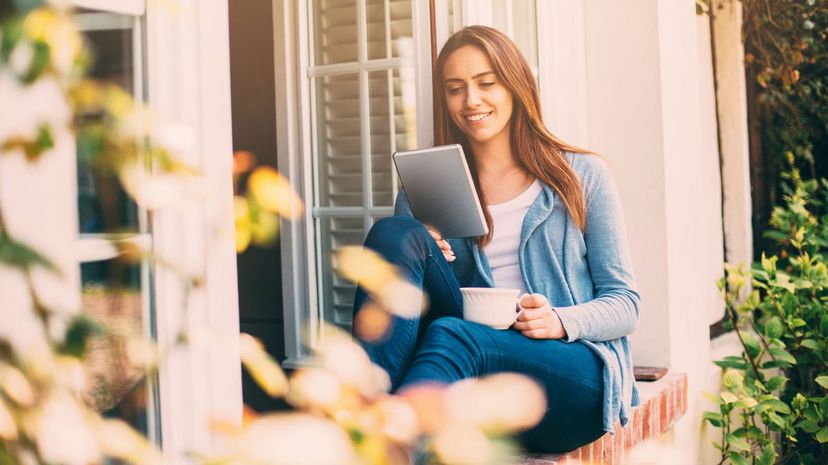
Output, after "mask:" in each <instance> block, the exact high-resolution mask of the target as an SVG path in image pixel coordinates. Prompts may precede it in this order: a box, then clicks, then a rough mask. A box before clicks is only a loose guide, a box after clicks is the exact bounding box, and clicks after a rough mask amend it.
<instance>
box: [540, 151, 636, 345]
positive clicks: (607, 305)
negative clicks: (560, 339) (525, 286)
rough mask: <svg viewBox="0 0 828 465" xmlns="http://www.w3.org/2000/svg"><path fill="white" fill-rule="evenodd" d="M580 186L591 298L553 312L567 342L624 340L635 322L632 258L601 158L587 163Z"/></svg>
mask: <svg viewBox="0 0 828 465" xmlns="http://www.w3.org/2000/svg"><path fill="white" fill-rule="evenodd" d="M588 162H589V163H590V165H591V166H590V168H591V170H590V176H589V177H588V179H586V180H582V182H584V183H585V186H584V187H585V192H586V197H587V198H586V202H587V218H586V228H585V230H584V241H585V242H586V249H587V252H586V258H587V264H588V265H589V271H590V275H591V277H592V284H593V292H594V298H593V299H592V300H590V301H589V302H585V303H582V304H578V305H573V306H570V307H557V308H555V309H554V310H555V313H557V315H558V317H559V318H560V320H561V323H562V324H563V327H564V330H565V331H566V338H565V340H567V341H575V340H578V339H586V340H589V341H607V340H612V339H616V338H619V337H623V336H626V335H628V334H630V333H632V332H633V330H635V327H636V326H637V324H638V309H639V302H640V298H639V295H638V292H637V291H636V285H635V278H634V277H633V273H632V260H631V258H630V252H629V245H628V244H627V234H626V228H625V224H624V214H623V211H622V208H621V200H620V198H619V196H618V191H617V189H616V187H615V182H614V181H613V179H612V173H610V171H609V168H608V167H607V166H606V165H605V164H604V162H603V160H601V159H597V158H595V159H592V160H589V161H588Z"/></svg>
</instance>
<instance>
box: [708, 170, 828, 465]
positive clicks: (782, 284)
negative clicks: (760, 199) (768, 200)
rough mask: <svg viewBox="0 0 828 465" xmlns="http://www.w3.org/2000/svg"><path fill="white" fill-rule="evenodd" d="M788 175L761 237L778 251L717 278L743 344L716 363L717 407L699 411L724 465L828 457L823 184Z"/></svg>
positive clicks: (827, 203)
mask: <svg viewBox="0 0 828 465" xmlns="http://www.w3.org/2000/svg"><path fill="white" fill-rule="evenodd" d="M785 178H786V184H783V188H784V189H785V196H784V200H785V203H784V205H783V206H781V207H776V208H775V209H774V210H773V214H772V217H771V227H772V229H771V230H770V231H768V232H767V233H766V236H767V237H769V238H771V239H773V240H775V241H776V242H777V243H778V250H777V253H776V254H775V255H771V256H765V255H764V254H763V256H762V260H761V263H758V264H756V265H755V266H754V268H753V270H752V272H751V273H748V272H746V271H745V270H744V269H742V268H736V267H732V266H730V267H728V269H727V273H726V277H725V278H724V279H722V280H721V281H720V283H719V287H720V288H721V289H723V290H725V298H726V303H727V305H726V307H727V317H728V320H729V324H730V325H732V327H733V328H734V329H735V330H736V334H737V335H738V337H739V340H740V342H741V343H742V348H743V351H742V354H741V355H739V356H729V357H725V358H724V359H723V360H719V361H717V362H716V364H717V365H719V366H721V367H723V368H725V372H724V378H723V383H722V384H723V391H722V392H721V393H720V395H719V396H717V397H715V398H714V399H713V400H714V402H715V403H716V404H718V407H719V410H718V411H717V412H705V414H704V418H705V419H706V420H707V421H708V422H709V423H711V424H712V425H713V426H716V427H719V428H721V430H722V440H721V443H716V446H717V447H719V448H720V449H721V451H722V463H732V464H736V465H741V464H747V463H755V464H760V465H770V464H794V463H795V464H806V465H811V464H813V465H822V464H825V463H828V366H826V360H827V359H828V293H826V288H828V267H826V264H825V258H826V252H828V180H825V179H823V180H821V181H817V180H803V179H801V178H800V175H799V171H798V170H796V169H793V170H792V171H791V173H790V174H788V175H786V176H785ZM751 277H752V280H751V281H750V282H751V283H752V286H753V290H752V292H750V293H749V295H748V296H747V298H742V296H743V295H744V294H745V293H746V292H745V289H746V286H747V284H748V282H749V281H748V279H750V278H751ZM751 460H752V462H751Z"/></svg>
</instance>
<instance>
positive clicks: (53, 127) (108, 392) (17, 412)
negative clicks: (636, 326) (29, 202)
mask: <svg viewBox="0 0 828 465" xmlns="http://www.w3.org/2000/svg"><path fill="white" fill-rule="evenodd" d="M90 63H91V55H90V53H89V51H88V49H87V46H86V45H85V44H84V42H83V39H82V36H81V34H80V33H79V31H78V28H77V26H76V25H75V24H74V22H73V19H72V14H71V8H69V6H68V4H67V2H65V1H58V0H54V1H43V0H0V95H4V96H8V97H11V98H14V99H15V102H13V103H12V106H14V105H17V107H15V108H16V109H18V110H22V109H23V108H22V106H24V105H25V106H29V107H31V109H32V111H29V112H24V113H25V114H24V115H23V116H21V117H20V118H19V119H20V120H21V121H22V122H23V123H26V124H17V125H15V126H13V129H14V131H12V132H13V133H11V134H5V133H3V134H0V157H17V156H22V157H24V158H25V159H26V160H27V161H28V162H30V163H36V162H37V161H38V160H40V159H41V157H45V156H49V155H50V149H51V148H52V147H53V146H54V143H55V137H54V135H55V134H59V133H65V132H66V131H71V132H72V133H73V134H74V136H75V138H76V141H77V156H78V157H81V158H83V159H84V160H85V161H87V162H88V163H89V164H90V165H92V166H94V167H95V168H96V169H100V170H105V171H107V170H108V171H109V172H112V173H115V174H116V175H117V179H118V180H119V181H120V182H121V183H122V185H123V187H124V190H125V191H126V192H127V193H128V194H129V195H130V196H131V197H132V198H134V200H135V201H136V202H137V203H138V204H139V205H141V206H142V207H143V208H145V209H147V210H148V211H150V212H151V213H152V212H155V211H159V210H162V209H166V210H167V211H173V212H175V211H176V210H177V209H180V208H182V207H183V208H184V209H186V208H190V207H192V206H194V205H199V204H200V203H203V202H205V201H206V200H205V199H206V197H205V192H204V189H203V188H202V186H201V184H200V180H201V174H200V173H198V172H197V171H196V170H194V169H192V168H191V167H188V166H187V165H185V164H184V163H182V162H181V161H180V160H181V159H182V158H185V157H182V155H184V154H187V153H188V152H189V151H190V150H194V147H195V146H196V144H195V142H194V139H195V135H194V134H193V133H192V131H191V130H189V129H188V128H186V127H182V126H181V125H177V124H175V123H174V122H168V121H167V122H165V121H158V120H157V119H156V118H155V117H154V116H153V115H152V112H151V111H150V110H149V109H148V108H145V107H143V106H142V105H141V103H140V102H135V101H134V100H133V99H132V97H131V96H130V95H129V94H128V93H127V92H125V91H124V90H123V89H121V88H120V87H118V86H116V85H114V84H112V83H108V82H101V81H94V80H90V79H88V78H87V77H86V73H87V71H88V69H89V64H90ZM6 103H7V102H4V104H6ZM5 121H12V119H7V120H5ZM5 121H4V122H5ZM13 122H15V123H18V121H17V119H15V120H14V121H13ZM2 129H6V128H2ZM233 173H234V184H235V187H236V194H237V195H236V197H235V203H234V206H235V220H236V231H237V239H236V247H237V250H239V251H242V250H244V249H245V248H246V247H248V246H249V244H267V243H270V242H272V241H274V240H275V239H276V237H277V235H278V232H279V223H280V221H281V219H282V218H284V219H288V220H289V219H293V218H296V217H297V216H299V215H301V214H302V213H303V210H304V206H303V204H302V202H301V201H300V199H299V196H298V195H296V193H295V192H294V191H293V189H292V188H291V186H290V185H289V183H288V182H287V180H286V179H285V178H284V177H282V176H281V175H280V174H279V173H278V172H276V171H275V170H273V169H272V168H268V167H256V166H255V159H254V157H253V156H252V154H250V153H247V152H239V153H236V154H235V156H234V170H233ZM15 200H17V199H15ZM188 201H190V202H189V203H188ZM116 236H117V235H111V238H110V239H109V240H110V242H111V245H112V246H113V249H114V250H116V251H117V252H118V253H119V258H120V259H123V260H126V261H127V262H141V261H151V262H152V263H153V264H154V265H155V266H156V267H163V268H165V269H168V270H171V271H172V272H173V273H174V274H175V275H177V276H178V277H179V279H180V284H181V287H182V293H183V294H184V295H185V296H186V295H187V293H189V292H191V291H192V289H193V288H194V287H197V286H199V285H200V283H201V282H203V278H201V277H199V276H193V275H192V272H187V271H184V270H183V269H181V268H180V266H179V265H177V264H175V263H172V262H170V261H168V260H164V259H163V257H159V256H155V255H153V253H152V251H148V250H142V249H140V248H139V247H138V246H135V245H134V244H131V243H128V242H123V241H119V240H118V238H117V237H116ZM108 237H109V236H108ZM337 260H338V261H337V264H338V265H337V272H339V273H340V274H342V275H343V276H344V277H345V278H346V279H359V280H361V281H364V282H366V283H368V284H370V286H368V290H369V292H371V293H372V294H374V297H375V301H376V302H378V304H377V305H376V307H377V308H374V309H372V310H373V311H372V312H363V313H364V314H365V315H370V316H371V318H369V320H371V321H367V320H366V321H362V322H360V323H361V324H365V325H367V326H370V327H371V328H372V334H374V335H376V337H381V336H382V334H384V332H385V330H386V329H387V327H388V326H387V325H388V323H389V322H390V321H391V317H392V315H395V316H406V314H404V313H402V312H403V311H410V309H411V308H415V309H419V308H420V306H419V305H411V304H410V301H411V300H412V299H413V300H414V301H415V303H418V302H421V301H422V299H423V296H422V293H421V291H419V289H417V288H415V287H414V286H412V285H410V284H408V283H407V282H405V281H404V280H403V279H402V278H401V277H400V276H399V275H398V273H396V271H395V270H394V268H393V267H392V266H391V265H389V264H388V263H387V262H385V261H384V260H382V259H381V258H380V257H378V256H377V255H376V254H368V253H365V251H364V250H361V249H356V248H355V249H347V250H342V251H340V253H339V255H338V257H337ZM0 265H3V266H4V267H6V268H9V269H10V270H13V271H16V272H18V273H19V274H20V278H22V279H19V284H20V287H22V289H20V290H21V291H23V292H22V294H24V295H25V296H19V297H13V298H12V299H10V302H8V303H7V302H4V304H3V305H4V311H6V310H8V312H9V314H11V315H12V316H11V318H12V321H13V322H14V324H15V331H18V327H19V332H20V334H23V335H24V336H23V337H14V335H11V336H10V335H9V334H8V333H5V334H3V335H2V336H0V463H3V464H11V465H46V464H49V465H59V464H67V465H69V464H71V465H78V464H99V463H131V464H136V465H138V464H156V463H157V464H161V463H173V462H179V461H182V460H187V461H188V462H193V463H204V464H210V465H221V464H233V465H258V464H262V465H264V464H285V465H300V464H308V465H310V464H319V465H337V464H342V465H354V464H370V465H390V464H409V463H412V461H413V460H414V458H415V456H420V457H425V458H426V460H427V461H428V463H431V464H435V465H436V464H456V465H464V464H468V465H477V464H481V465H482V464H495V463H504V462H506V461H509V458H508V456H511V455H514V453H515V452H516V450H517V449H516V446H515V443H514V442H513V441H512V439H511V436H512V435H513V434H514V433H515V432H517V431H521V430H524V429H526V428H529V427H532V426H533V425H534V424H536V423H537V422H538V421H539V420H540V418H541V417H542V416H543V415H544V413H545V412H546V400H545V398H544V394H543V390H542V389H541V388H540V387H539V386H538V385H537V384H536V383H535V382H533V381H531V380H529V379H528V378H525V377H523V376H519V375H514V374H506V373H504V374H498V375H495V376H491V377H488V378H484V379H479V380H478V379H475V380H467V381H464V382H461V383H456V384H455V385H452V386H450V387H444V386H424V387H422V388H413V389H412V390H410V391H408V392H407V393H406V395H404V396H396V395H391V394H389V392H388V390H389V381H388V377H387V375H386V374H385V372H384V371H382V370H381V369H380V368H379V367H378V366H376V365H374V364H373V363H372V362H371V361H370V359H369V358H368V356H367V354H366V353H365V352H364V351H363V350H362V348H361V347H360V346H359V345H358V344H357V343H356V342H355V341H354V340H353V339H351V337H350V335H345V334H342V333H340V332H337V331H335V330H326V331H325V333H324V334H322V335H320V343H319V344H318V347H317V348H316V349H317V350H316V353H315V356H316V361H317V363H316V364H315V365H314V367H312V368H305V369H300V370H297V371H296V372H295V373H293V375H292V376H290V377H288V376H287V375H286V374H285V373H284V372H283V371H282V369H281V367H280V366H279V364H278V363H277V362H276V361H275V360H274V359H273V358H272V357H271V356H270V355H269V354H267V352H266V351H265V350H264V347H263V346H262V344H261V343H260V342H258V341H256V340H255V339H253V338H252V337H250V336H247V335H244V334H243V335H242V336H241V339H240V345H239V346H240V349H241V358H242V363H243V365H244V367H245V368H246V369H247V370H248V371H249V372H250V374H251V376H252V377H253V378H254V379H255V380H256V381H257V382H258V383H259V384H260V385H261V386H262V387H263V389H264V391H265V392H267V393H268V394H269V395H271V396H273V397H277V398H283V399H285V401H286V403H287V404H288V405H290V406H291V407H292V408H293V409H294V411H292V412H289V413H284V412H283V413H272V414H266V415H256V414H253V413H251V412H249V411H248V412H246V413H245V416H244V418H243V421H241V422H239V421H234V420H230V421H229V423H228V422H227V421H226V420H225V421H222V420H214V422H213V424H211V425H204V426H205V427H212V431H213V433H214V434H215V435H216V437H217V439H220V440H217V441H216V442H217V443H220V444H221V447H217V448H216V450H215V451H199V452H200V453H204V454H206V455H196V454H191V455H189V456H188V457H186V458H185V457H169V456H165V454H164V453H163V451H162V450H161V449H160V448H159V447H158V446H157V445H156V444H153V443H151V442H150V441H149V440H148V439H147V438H146V437H145V436H144V435H142V434H141V433H139V432H138V431H136V430H135V429H134V427H133V426H131V425H129V424H127V422H125V421H123V420H121V419H117V418H106V417H105V416H106V415H104V414H103V413H102V412H101V411H100V410H101V409H102V408H109V407H111V406H112V404H114V403H117V402H118V401H119V396H120V394H118V393H117V392H115V391H117V389H114V390H113V389H103V390H102V389H101V386H89V381H90V378H94V377H95V376H99V375H100V373H95V372H94V369H90V367H89V366H88V365H89V362H90V359H91V358H94V356H95V353H94V352H95V351H96V349H93V348H92V346H94V345H96V344H97V345H98V346H101V345H102V346H103V347H104V350H106V351H119V352H118V354H116V356H115V358H116V359H117V363H118V364H122V366H120V367H119V369H121V370H123V371H125V372H128V373H126V375H128V376H127V378H129V376H131V373H133V372H137V373H139V376H143V377H151V376H152V374H153V373H155V372H156V371H157V370H158V369H159V367H160V366H161V365H162V364H163V363H164V361H165V357H167V355H168V353H164V352H162V350H161V348H158V347H155V346H154V345H153V344H152V341H151V340H150V339H149V336H148V335H146V334H127V335H121V334H118V332H119V331H122V332H123V331H124V330H123V329H121V330H119V329H117V326H118V325H117V324H112V323H113V322H112V321H105V322H101V321H98V320H97V319H95V318H94V317H93V315H91V314H88V313H87V314H82V313H70V314H66V313H60V312H58V311H55V310H54V309H51V308H49V307H48V306H47V305H46V304H45V303H44V302H43V300H42V299H41V298H40V296H39V292H40V290H39V289H38V288H37V286H35V284H34V282H33V280H32V277H31V273H32V272H33V271H39V270H38V268H45V269H47V270H51V271H54V272H59V269H58V268H57V267H56V266H54V265H52V263H51V261H50V260H49V259H48V257H45V256H44V255H42V254H41V253H40V252H38V251H37V250H36V249H35V248H33V247H31V246H29V245H27V244H26V243H25V241H22V240H20V239H19V238H16V237H13V236H12V234H11V233H10V231H9V230H8V228H7V226H6V223H5V222H4V218H3V211H2V209H0ZM182 301H183V302H186V301H187V299H186V298H184V299H182ZM5 306H8V308H6V307H5ZM182 306H184V307H186V304H182ZM180 310H181V311H182V312H187V311H188V310H187V308H182V309H180ZM13 312H18V313H17V314H15V313H13ZM27 314H30V315H28V316H30V317H32V321H31V324H30V325H29V326H28V328H27V329H24V328H25V327H26V325H25V324H21V323H23V322H24V320H27ZM181 320H182V321H188V320H189V318H188V316H187V315H183V316H182V318H181ZM127 332H128V331H127ZM206 332H207V331H206V329H205V334H206ZM205 334H201V333H198V334H193V333H190V334H187V333H185V332H184V331H183V330H182V333H181V335H180V338H179V340H180V341H181V343H182V344H183V343H189V344H204V343H219V342H220V341H212V340H211V341H206V340H205V337H207V336H205ZM102 339H109V340H111V341H112V342H111V343H106V342H104V343H103V344H102V341H101V340H102ZM169 349H173V348H166V350H169ZM132 385H133V383H131V382H130V383H129V386H132ZM112 387H113V386H110V388H112ZM90 392H91V394H90ZM102 397H103V398H102ZM503 398H507V399H510V401H509V402H502V399H503ZM102 406H106V407H102ZM136 408H149V407H148V406H146V405H139V406H138V407H136ZM219 437H220V438H219Z"/></svg>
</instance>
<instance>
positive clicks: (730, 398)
mask: <svg viewBox="0 0 828 465" xmlns="http://www.w3.org/2000/svg"><path fill="white" fill-rule="evenodd" d="M720 395H721V397H722V400H723V401H725V403H727V404H732V403H734V402H736V401H738V400H739V398H738V397H736V394H733V393H732V392H727V391H724V392H722V393H721V394H720Z"/></svg>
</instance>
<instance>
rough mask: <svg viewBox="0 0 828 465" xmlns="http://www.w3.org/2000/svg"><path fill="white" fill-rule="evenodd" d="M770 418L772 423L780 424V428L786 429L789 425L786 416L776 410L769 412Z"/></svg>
mask: <svg viewBox="0 0 828 465" xmlns="http://www.w3.org/2000/svg"><path fill="white" fill-rule="evenodd" d="M768 420H770V422H771V424H773V425H776V426H778V427H779V429H780V430H782V429H785V427H786V426H787V425H788V424H787V422H786V421H785V419H784V418H782V417H780V416H779V415H777V414H776V413H774V412H769V413H768Z"/></svg>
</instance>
